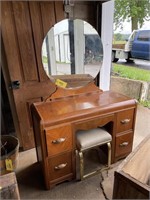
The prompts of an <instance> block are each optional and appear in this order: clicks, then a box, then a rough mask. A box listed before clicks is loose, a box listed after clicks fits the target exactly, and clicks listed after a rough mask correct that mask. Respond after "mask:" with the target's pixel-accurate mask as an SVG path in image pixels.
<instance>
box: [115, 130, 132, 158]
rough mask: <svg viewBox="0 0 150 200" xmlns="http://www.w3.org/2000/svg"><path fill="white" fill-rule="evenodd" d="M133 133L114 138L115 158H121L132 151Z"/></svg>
mask: <svg viewBox="0 0 150 200" xmlns="http://www.w3.org/2000/svg"><path fill="white" fill-rule="evenodd" d="M132 142H133V132H129V133H126V134H122V135H118V136H116V148H115V157H123V156H125V155H127V154H129V153H130V152H131V151H132Z"/></svg>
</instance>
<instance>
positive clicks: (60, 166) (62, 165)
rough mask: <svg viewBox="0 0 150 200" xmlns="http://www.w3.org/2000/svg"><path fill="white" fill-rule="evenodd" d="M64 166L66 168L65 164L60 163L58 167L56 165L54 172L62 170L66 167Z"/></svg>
mask: <svg viewBox="0 0 150 200" xmlns="http://www.w3.org/2000/svg"><path fill="white" fill-rule="evenodd" d="M66 166H67V163H62V164H60V165H58V166H55V169H56V170H59V169H63V168H64V167H66Z"/></svg>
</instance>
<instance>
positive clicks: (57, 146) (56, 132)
mask: <svg viewBox="0 0 150 200" xmlns="http://www.w3.org/2000/svg"><path fill="white" fill-rule="evenodd" d="M45 131H46V143H47V153H48V155H49V156H53V155H56V154H59V153H62V152H63V151H68V150H71V149H72V129H71V125H64V126H57V127H55V128H54V127H53V128H52V129H46V130H45Z"/></svg>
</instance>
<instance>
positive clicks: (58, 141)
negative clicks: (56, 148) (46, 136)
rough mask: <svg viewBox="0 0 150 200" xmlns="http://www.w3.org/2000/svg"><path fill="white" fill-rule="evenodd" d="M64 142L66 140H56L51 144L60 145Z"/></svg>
mask: <svg viewBox="0 0 150 200" xmlns="http://www.w3.org/2000/svg"><path fill="white" fill-rule="evenodd" d="M65 140H66V138H58V139H57V140H53V141H52V143H53V144H60V143H62V142H64V141H65Z"/></svg>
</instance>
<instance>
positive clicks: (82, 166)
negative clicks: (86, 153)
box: [79, 151, 84, 181]
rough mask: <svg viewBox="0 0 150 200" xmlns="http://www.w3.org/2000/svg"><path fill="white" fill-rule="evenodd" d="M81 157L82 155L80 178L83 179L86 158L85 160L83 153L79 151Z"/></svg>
mask: <svg viewBox="0 0 150 200" xmlns="http://www.w3.org/2000/svg"><path fill="white" fill-rule="evenodd" d="M79 157H80V179H81V181H82V180H83V176H84V160H83V153H82V152H81V151H79Z"/></svg>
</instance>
